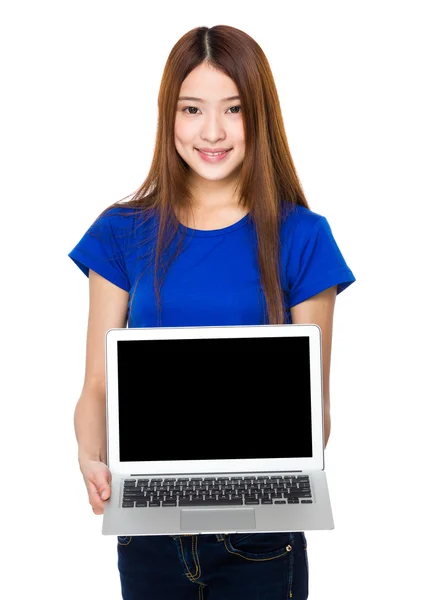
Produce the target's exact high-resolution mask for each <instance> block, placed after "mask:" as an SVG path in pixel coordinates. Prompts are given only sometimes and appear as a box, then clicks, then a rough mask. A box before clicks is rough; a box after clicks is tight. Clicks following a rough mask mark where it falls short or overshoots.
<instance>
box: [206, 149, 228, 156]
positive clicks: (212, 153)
mask: <svg viewBox="0 0 421 600" xmlns="http://www.w3.org/2000/svg"><path fill="white" fill-rule="evenodd" d="M200 152H202V154H207V155H208V156H219V155H220V154H225V152H226V150H224V151H223V152H205V151H204V150H201V151H200Z"/></svg>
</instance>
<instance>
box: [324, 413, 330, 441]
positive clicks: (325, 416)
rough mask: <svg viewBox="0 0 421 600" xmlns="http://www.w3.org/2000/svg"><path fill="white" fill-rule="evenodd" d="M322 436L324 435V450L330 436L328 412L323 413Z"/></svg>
mask: <svg viewBox="0 0 421 600" xmlns="http://www.w3.org/2000/svg"><path fill="white" fill-rule="evenodd" d="M324 435H325V448H326V446H327V442H328V440H329V436H330V411H326V410H325V412H324Z"/></svg>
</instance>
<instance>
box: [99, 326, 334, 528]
mask: <svg viewBox="0 0 421 600" xmlns="http://www.w3.org/2000/svg"><path fill="white" fill-rule="evenodd" d="M106 379H107V396H106V402H107V410H106V425H107V464H108V467H109V469H110V471H111V474H112V482H111V496H110V498H109V499H108V500H107V501H106V502H105V503H104V514H103V524H102V533H103V534H104V535H118V536H136V535H187V534H201V533H240V532H254V533H257V532H282V531H306V530H326V529H333V528H334V524H333V516H332V510H331V503H330V497H329V491H328V485H327V478H326V473H325V461H324V434H323V394H322V360H321V330H320V329H319V327H318V326H317V325H312V324H309V325H301V324H293V325H257V326H255V325H245V326H244V325H241V326H206V327H154V328H122V329H110V330H109V331H108V332H107V333H106Z"/></svg>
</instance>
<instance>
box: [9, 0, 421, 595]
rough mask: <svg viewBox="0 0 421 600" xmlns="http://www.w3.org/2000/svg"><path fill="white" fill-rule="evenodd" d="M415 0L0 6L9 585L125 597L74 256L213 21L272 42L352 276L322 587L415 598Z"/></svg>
mask: <svg viewBox="0 0 421 600" xmlns="http://www.w3.org/2000/svg"><path fill="white" fill-rule="evenodd" d="M417 8H419V3H418V2H415V1H414V2H405V1H402V0H401V1H399V2H398V1H396V2H373V1H369V0H366V1H364V2H355V1H353V2H323V1H318V2H309V1H308V2H304V1H299V2H298V1H296V2H292V1H291V2H282V1H279V0H278V1H276V2H275V1H273V2H269V1H265V0H259V1H256V3H255V4H253V3H249V4H245V3H243V2H239V3H237V2H225V1H224V2H217V1H212V2H204V3H202V2H190V1H189V2H179V1H175V2H162V1H156V2H154V3H149V2H148V3H146V2H141V1H140V0H139V1H137V2H136V1H124V2H123V1H119V2H118V1H114V2H109V1H101V2H99V1H91V0H84V1H83V2H81V1H75V0H73V1H72V2H70V1H69V2H64V1H57V2H53V1H51V2H46V1H42V0H39V1H38V2H29V1H28V2H22V1H19V0H15V1H14V2H8V3H7V2H3V3H2V5H1V12H0V45H1V47H0V56H1V86H2V92H1V94H0V102H1V111H0V118H1V134H0V138H1V139H0V144H1V157H0V159H1V179H0V184H1V207H2V208H1V254H0V256H1V270H2V274H3V284H2V292H1V329H0V336H1V352H2V362H1V366H2V368H1V372H2V375H1V384H2V390H1V406H2V412H1V421H0V425H1V435H0V441H1V452H2V457H1V465H2V478H1V481H2V494H1V506H2V508H1V511H0V515H1V516H0V518H1V523H0V526H1V533H2V547H3V554H2V556H3V558H2V559H1V561H2V564H1V567H0V570H1V571H2V577H1V579H0V596H1V597H2V598H4V599H5V600H6V599H7V600H15V599H17V600H21V599H23V598H32V597H36V598H42V599H43V600H57V599H60V600H67V599H69V600H70V599H72V600H73V599H74V598H78V600H91V598H93V597H94V598H104V599H110V600H111V599H118V598H119V597H120V587H119V577H118V570H117V549H116V539H115V538H114V537H106V536H102V534H101V526H102V517H99V516H95V515H94V514H93V512H92V510H91V507H90V505H89V504H88V498H87V493H86V489H85V486H84V483H83V479H82V476H81V474H80V472H79V468H78V463H77V446H76V441H75V435H74V429H73V414H74V409H75V405H76V402H77V400H78V397H79V394H80V391H81V386H82V378H83V374H84V358H85V333H86V322H87V308H88V280H87V278H86V277H84V275H83V274H82V273H81V272H80V271H79V270H78V269H77V267H76V266H75V265H74V264H73V263H72V261H71V260H70V259H69V258H68V257H67V253H68V252H69V251H70V250H71V249H72V248H73V246H74V245H75V244H76V243H77V242H78V241H79V239H80V237H81V236H82V235H83V233H84V232H85V230H86V229H87V228H88V227H89V225H90V224H91V223H92V221H93V220H94V219H95V217H96V216H97V214H98V213H99V212H100V211H101V210H102V209H103V208H105V207H106V206H108V205H109V204H111V203H112V202H114V201H115V200H118V199H121V198H123V197H124V196H126V195H128V194H130V193H132V192H133V191H134V190H135V189H136V188H137V187H138V186H139V185H140V183H141V182H142V181H143V178H144V177H145V175H146V173H147V172H148V169H149V165H150V159H151V156H152V148H153V143H154V136H155V127H156V106H157V93H158V87H159V83H160V79H161V76H162V71H163V68H164V64H165V61H166V58H167V56H168V53H169V52H170V50H171V48H172V46H173V45H174V44H175V43H176V41H177V40H178V39H179V37H181V35H183V34H184V33H185V32H187V31H188V30H190V29H192V28H193V27H197V26H200V25H206V26H213V25H217V24H228V25H232V26H234V27H237V28H239V29H243V30H244V31H246V32H247V33H249V34H250V35H251V36H252V37H254V39H255V40H256V41H257V42H258V43H259V44H260V46H261V47H262V49H263V51H264V52H265V54H266V56H267V57H268V59H269V62H270V64H271V66H272V69H273V73H274V76H275V80H276V83H277V86H278V91H279V96H280V101H281V109H282V111H283V116H284V121H285V128H286V132H287V136H288V139H289V142H290V147H291V151H292V154H293V158H294V161H295V164H296V167H297V171H298V174H299V177H300V179H301V182H302V184H303V187H304V191H305V193H306V195H307V198H308V201H309V204H310V208H312V210H314V211H316V212H318V213H320V214H323V215H325V216H326V217H327V218H328V221H329V223H330V225H331V227H332V230H333V233H334V235H335V238H336V240H337V242H338V244H339V247H340V248H341V250H342V252H343V254H344V257H345V259H346V261H347V262H348V264H349V266H350V267H351V269H352V270H353V272H354V274H355V276H356V278H357V281H356V283H354V284H353V285H352V286H351V287H350V288H349V289H348V290H346V291H344V292H343V294H341V295H340V296H339V297H338V300H337V304H336V311H335V329H334V339H333V354H332V369H331V403H332V433H331V438H330V441H329V444H328V447H327V451H326V467H327V472H328V480H329V483H330V490H331V497H332V505H333V510H334V517H335V525H336V527H335V529H334V530H333V531H327V532H308V535H307V538H308V542H309V548H308V553H309V563H310V599H311V600H338V599H340V600H355V599H356V598H359V599H363V600H371V599H373V598H381V599H382V600H392V599H395V598H410V599H413V598H415V597H416V596H417V593H418V592H419V584H418V572H419V556H420V554H419V539H418V536H419V533H420V527H419V523H420V519H419V508H418V504H419V496H416V495H415V490H416V488H417V485H419V484H418V483H417V479H419V470H418V465H417V464H416V463H417V462H418V463H419V456H420V446H419V444H417V443H416V441H417V438H418V437H419V433H418V431H419V419H418V415H419V403H420V382H419V373H420V351H419V348H420V341H419V336H420V333H421V332H420V326H419V304H418V303H419V292H420V288H419V277H420V274H419V262H420V251H419V244H418V242H417V239H419V235H418V232H419V224H418V218H419V217H418V215H419V211H418V208H419V207H418V205H419V202H420V200H421V198H420V184H419V174H420V173H419V169H420V134H421V127H420V116H419V115H420V106H421V95H420V91H419V81H420V77H419V72H420V61H419V56H420V55H421V54H420V52H421V48H420V35H419V18H418V17H417ZM417 55H418V57H417ZM145 383H146V382H145ZM235 600H236V599H235Z"/></svg>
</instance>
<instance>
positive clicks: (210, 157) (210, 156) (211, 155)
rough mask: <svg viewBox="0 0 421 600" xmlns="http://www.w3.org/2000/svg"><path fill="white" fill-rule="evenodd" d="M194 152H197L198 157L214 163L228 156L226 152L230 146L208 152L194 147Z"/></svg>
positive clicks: (228, 151) (229, 150)
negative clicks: (225, 148)
mask: <svg viewBox="0 0 421 600" xmlns="http://www.w3.org/2000/svg"><path fill="white" fill-rule="evenodd" d="M195 150H196V152H197V153H198V154H199V156H200V158H201V159H202V160H204V161H206V162H210V163H215V162H220V161H221V160H223V159H224V158H226V157H227V156H228V154H229V153H230V152H231V150H232V148H229V149H227V150H219V151H215V152H209V151H207V150H206V151H205V150H199V148H195Z"/></svg>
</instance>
